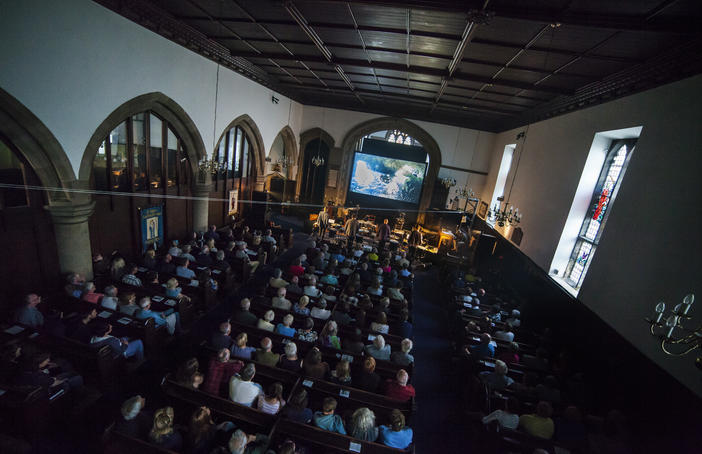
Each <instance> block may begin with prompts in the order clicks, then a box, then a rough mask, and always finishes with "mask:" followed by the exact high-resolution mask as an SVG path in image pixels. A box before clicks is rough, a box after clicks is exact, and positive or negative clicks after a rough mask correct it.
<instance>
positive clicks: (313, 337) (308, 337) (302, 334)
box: [297, 317, 317, 342]
mask: <svg viewBox="0 0 702 454" xmlns="http://www.w3.org/2000/svg"><path fill="white" fill-rule="evenodd" d="M302 326H303V327H302V328H299V329H298V330H297V338H298V339H300V340H303V341H305V342H317V332H316V331H314V330H313V329H312V328H314V320H312V319H311V318H309V317H308V318H306V319H305V321H304V322H303V325H302Z"/></svg>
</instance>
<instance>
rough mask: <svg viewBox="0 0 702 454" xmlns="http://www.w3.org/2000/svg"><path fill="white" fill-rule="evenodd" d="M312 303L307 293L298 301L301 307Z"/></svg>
mask: <svg viewBox="0 0 702 454" xmlns="http://www.w3.org/2000/svg"><path fill="white" fill-rule="evenodd" d="M309 303H310V298H309V297H308V296H307V295H302V296H301V297H300V299H299V301H298V302H297V305H298V306H299V307H301V308H303V307H305V306H307V305H308V304H309Z"/></svg>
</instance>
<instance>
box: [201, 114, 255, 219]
mask: <svg viewBox="0 0 702 454" xmlns="http://www.w3.org/2000/svg"><path fill="white" fill-rule="evenodd" d="M253 153H254V149H253V145H252V141H251V139H250V138H249V136H248V135H247V134H246V131H244V129H243V128H242V127H241V126H234V127H233V128H231V129H229V130H228V131H227V132H226V133H225V134H224V135H223V136H222V138H221V139H220V140H219V144H218V145H217V148H216V149H215V153H214V160H215V161H216V162H218V163H219V171H218V172H217V173H216V174H214V175H213V178H212V179H213V180H214V184H215V188H214V189H215V191H216V192H217V194H219V195H221V197H222V198H225V199H226V198H228V197H229V191H232V190H238V191H239V197H238V199H239V200H250V199H251V197H252V192H253V189H254V185H255V182H256V166H255V162H254V155H253ZM218 207H221V210H218V211H217V212H216V213H212V212H211V214H212V215H214V218H213V219H212V221H211V223H215V224H217V223H220V224H221V223H223V220H224V217H222V216H226V215H227V213H226V212H225V211H226V210H227V209H228V207H227V204H219V205H218ZM240 207H241V205H240ZM220 211H221V213H220Z"/></svg>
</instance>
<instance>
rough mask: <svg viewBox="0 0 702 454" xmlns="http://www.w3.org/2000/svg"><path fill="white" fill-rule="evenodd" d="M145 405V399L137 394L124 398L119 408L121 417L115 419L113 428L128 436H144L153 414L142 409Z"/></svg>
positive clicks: (149, 426) (149, 427)
mask: <svg viewBox="0 0 702 454" xmlns="http://www.w3.org/2000/svg"><path fill="white" fill-rule="evenodd" d="M145 406H146V399H144V398H143V397H141V396H138V395H137V396H133V397H130V398H129V399H127V400H125V401H124V403H123V404H122V407H121V408H120V416H121V417H120V418H117V420H116V421H115V426H114V430H115V431H116V432H119V433H121V434H124V435H127V436H128V437H132V438H139V439H143V438H146V436H147V435H148V433H149V429H151V423H152V422H153V416H152V415H150V414H149V413H148V412H147V411H146V410H144V407H145Z"/></svg>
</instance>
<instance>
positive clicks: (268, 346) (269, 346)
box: [261, 337, 273, 352]
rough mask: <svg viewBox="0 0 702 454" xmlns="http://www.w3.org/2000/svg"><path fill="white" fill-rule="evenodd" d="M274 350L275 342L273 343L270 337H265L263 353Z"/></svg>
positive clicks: (262, 347) (262, 341) (262, 342)
mask: <svg viewBox="0 0 702 454" xmlns="http://www.w3.org/2000/svg"><path fill="white" fill-rule="evenodd" d="M272 348H273V341H271V338H270V337H264V338H263V339H261V349H263V351H266V352H269V351H271V349H272Z"/></svg>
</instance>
